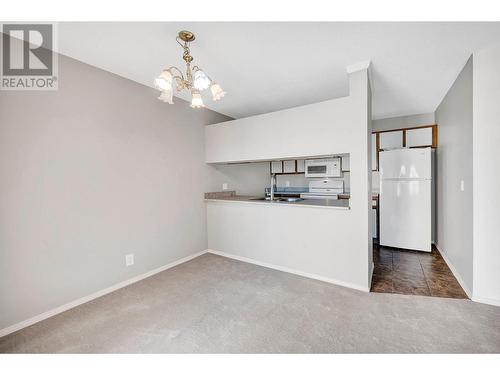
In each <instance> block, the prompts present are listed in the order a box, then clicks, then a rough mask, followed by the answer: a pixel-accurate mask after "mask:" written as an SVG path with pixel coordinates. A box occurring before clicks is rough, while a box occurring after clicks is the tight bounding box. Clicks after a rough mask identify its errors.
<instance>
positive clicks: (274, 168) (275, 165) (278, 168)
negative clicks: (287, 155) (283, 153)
mask: <svg viewBox="0 0 500 375" xmlns="http://www.w3.org/2000/svg"><path fill="white" fill-rule="evenodd" d="M271 173H283V162H282V161H281V160H279V161H272V162H271Z"/></svg>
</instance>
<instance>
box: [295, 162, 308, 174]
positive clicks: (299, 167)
mask: <svg viewBox="0 0 500 375" xmlns="http://www.w3.org/2000/svg"><path fill="white" fill-rule="evenodd" d="M305 171H306V164H305V160H304V159H300V160H297V172H299V173H304V172H305Z"/></svg>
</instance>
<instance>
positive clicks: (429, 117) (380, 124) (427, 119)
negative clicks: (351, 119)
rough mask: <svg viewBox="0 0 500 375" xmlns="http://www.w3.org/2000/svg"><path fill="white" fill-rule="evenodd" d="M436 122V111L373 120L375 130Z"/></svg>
mask: <svg viewBox="0 0 500 375" xmlns="http://www.w3.org/2000/svg"><path fill="white" fill-rule="evenodd" d="M435 122H436V119H435V116H434V113H422V114H417V115H410V116H400V117H390V118H384V119H378V120H373V121H372V124H373V131H381V130H392V129H401V128H410V127H413V126H422V125H432V124H434V123H435Z"/></svg>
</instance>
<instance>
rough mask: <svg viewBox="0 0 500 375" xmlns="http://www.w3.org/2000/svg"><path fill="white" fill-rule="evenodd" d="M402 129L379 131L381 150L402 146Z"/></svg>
mask: <svg viewBox="0 0 500 375" xmlns="http://www.w3.org/2000/svg"><path fill="white" fill-rule="evenodd" d="M403 136H404V133H403V130H397V131H388V132H381V133H379V137H380V138H379V142H380V149H381V150H388V149H391V148H401V147H403V139H404V137H403Z"/></svg>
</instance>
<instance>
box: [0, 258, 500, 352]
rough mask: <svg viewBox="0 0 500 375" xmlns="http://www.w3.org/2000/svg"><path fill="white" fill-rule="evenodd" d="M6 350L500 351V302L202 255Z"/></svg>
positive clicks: (39, 328)
mask: <svg viewBox="0 0 500 375" xmlns="http://www.w3.org/2000/svg"><path fill="white" fill-rule="evenodd" d="M0 352H3V353H390V352H392V353H477V352H494V353H500V307H494V306H489V305H484V304H480V303H475V302H472V301H469V300H465V299H451V298H436V297H424V296H406V295H396V294H383V293H364V292H360V291H356V290H351V289H348V288H344V287H340V286H335V285H331V284H327V283H323V282H320V281H316V280H311V279H308V278H304V277H300V276H296V275H292V274H288V273H284V272H280V271H275V270H271V269H267V268H264V267H259V266H255V265H252V264H247V263H243V262H239V261H235V260H231V259H227V258H223V257H220V256H216V255H213V254H204V255H202V256H200V257H198V258H195V259H193V260H191V261H189V262H187V263H184V264H181V265H179V266H177V267H174V268H171V269H169V270H167V271H164V272H161V273H159V274H157V275H155V276H152V277H149V278H147V279H144V280H142V281H140V282H138V283H135V284H133V285H130V286H128V287H126V288H123V289H120V290H118V291H115V292H113V293H111V294H108V295H106V296H103V297H101V298H98V299H96V300H93V301H91V302H88V303H85V304H83V305H80V306H78V307H75V308H74V309H71V310H68V311H66V312H64V313H62V314H59V315H56V316H54V317H52V318H49V319H46V320H44V321H42V322H39V323H37V324H35V325H33V326H30V327H27V328H25V329H23V330H20V331H18V332H15V333H12V334H10V335H8V336H5V337H3V338H1V339H0Z"/></svg>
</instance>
